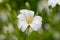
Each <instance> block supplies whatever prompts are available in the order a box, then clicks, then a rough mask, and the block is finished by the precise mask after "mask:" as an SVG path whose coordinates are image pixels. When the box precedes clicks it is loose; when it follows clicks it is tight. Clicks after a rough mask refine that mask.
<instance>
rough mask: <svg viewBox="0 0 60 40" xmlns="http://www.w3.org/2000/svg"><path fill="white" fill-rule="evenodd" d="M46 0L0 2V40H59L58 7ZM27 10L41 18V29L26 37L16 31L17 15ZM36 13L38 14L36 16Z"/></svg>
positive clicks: (7, 0) (59, 22) (9, 0)
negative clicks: (22, 10)
mask: <svg viewBox="0 0 60 40" xmlns="http://www.w3.org/2000/svg"><path fill="white" fill-rule="evenodd" d="M47 2H48V0H0V40H60V6H59V5H58V4H57V5H56V6H55V7H54V8H52V7H51V6H48V3H47ZM21 9H29V10H33V11H34V12H35V15H39V16H42V19H43V20H42V28H41V29H40V30H39V31H37V32H35V31H33V32H31V33H30V35H27V34H26V33H25V32H22V31H21V30H19V29H18V26H17V24H18V23H17V20H18V19H17V15H18V14H19V11H20V10H21ZM37 13H38V14H37Z"/></svg>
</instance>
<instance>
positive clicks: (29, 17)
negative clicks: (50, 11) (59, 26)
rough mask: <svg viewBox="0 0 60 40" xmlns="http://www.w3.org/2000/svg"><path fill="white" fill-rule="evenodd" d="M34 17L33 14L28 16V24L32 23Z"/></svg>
mask: <svg viewBox="0 0 60 40" xmlns="http://www.w3.org/2000/svg"><path fill="white" fill-rule="evenodd" d="M32 19H33V17H32V16H28V17H26V21H27V23H28V24H31V23H32Z"/></svg>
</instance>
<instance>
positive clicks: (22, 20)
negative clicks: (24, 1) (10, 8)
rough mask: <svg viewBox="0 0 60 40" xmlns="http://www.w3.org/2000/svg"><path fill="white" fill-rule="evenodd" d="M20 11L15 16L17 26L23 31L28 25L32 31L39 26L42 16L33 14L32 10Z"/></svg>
mask: <svg viewBox="0 0 60 40" xmlns="http://www.w3.org/2000/svg"><path fill="white" fill-rule="evenodd" d="M20 13H21V14H19V15H18V16H17V18H18V28H19V29H20V28H21V29H22V32H24V31H25V30H26V29H27V27H28V26H29V25H30V28H32V29H33V30H34V31H37V30H38V29H39V28H41V24H42V18H41V17H40V16H34V11H31V10H26V9H23V10H21V11H20Z"/></svg>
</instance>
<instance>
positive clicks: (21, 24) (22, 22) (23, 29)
mask: <svg viewBox="0 0 60 40" xmlns="http://www.w3.org/2000/svg"><path fill="white" fill-rule="evenodd" d="M27 27H28V24H27V22H25V21H20V22H19V24H18V28H19V29H20V28H21V29H22V32H24V31H25V30H26V28H27Z"/></svg>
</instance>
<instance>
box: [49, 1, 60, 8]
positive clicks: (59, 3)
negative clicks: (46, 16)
mask: <svg viewBox="0 0 60 40" xmlns="http://www.w3.org/2000/svg"><path fill="white" fill-rule="evenodd" d="M48 4H49V6H50V5H51V6H52V7H55V6H56V4H58V5H60V0H48Z"/></svg>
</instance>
